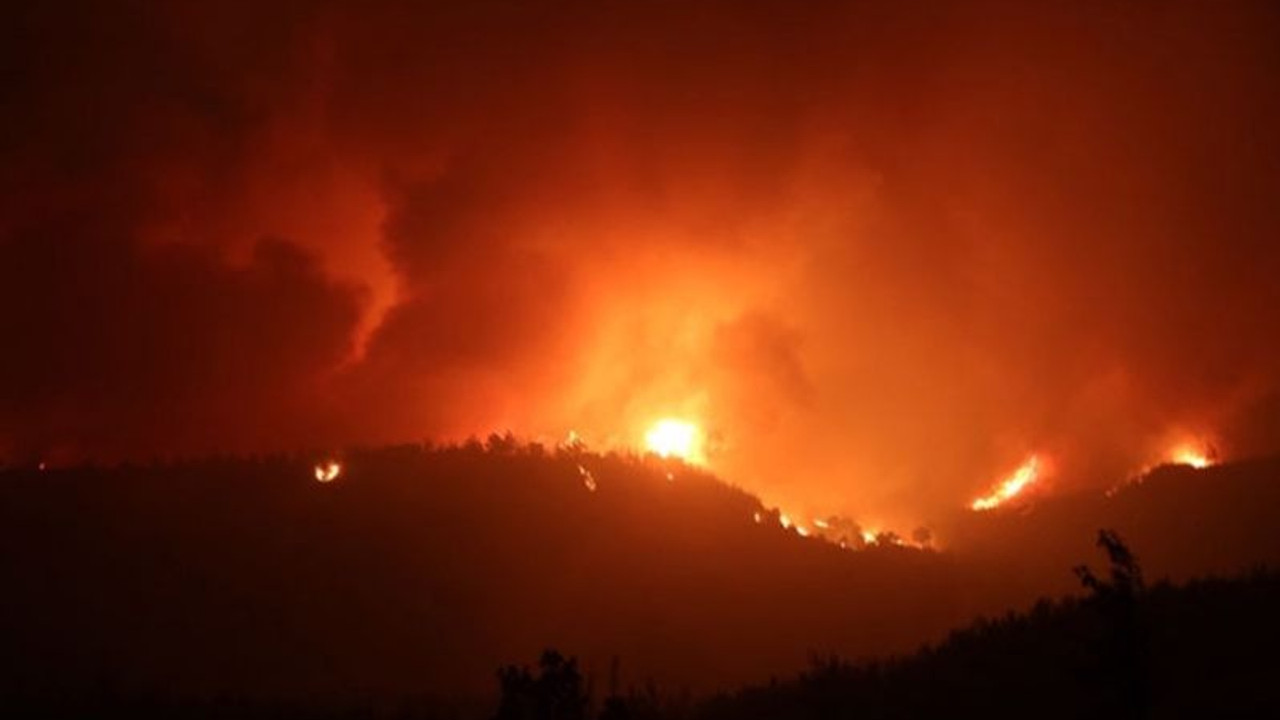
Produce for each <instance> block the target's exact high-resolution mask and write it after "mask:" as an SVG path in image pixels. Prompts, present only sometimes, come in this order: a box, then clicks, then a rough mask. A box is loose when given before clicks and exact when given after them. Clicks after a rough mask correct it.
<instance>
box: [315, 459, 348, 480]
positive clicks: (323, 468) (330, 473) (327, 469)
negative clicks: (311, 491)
mask: <svg viewBox="0 0 1280 720" xmlns="http://www.w3.org/2000/svg"><path fill="white" fill-rule="evenodd" d="M341 474H342V465H340V464H339V463H338V462H337V461H335V460H330V461H329V462H325V463H320V464H319V465H316V467H315V477H316V481H317V482H322V483H327V482H333V481H334V480H337V479H338V476H339V475H341Z"/></svg>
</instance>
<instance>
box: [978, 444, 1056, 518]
mask: <svg viewBox="0 0 1280 720" xmlns="http://www.w3.org/2000/svg"><path fill="white" fill-rule="evenodd" d="M1039 478H1040V458H1038V457H1036V456H1035V455H1032V456H1031V457H1030V458H1028V459H1027V461H1026V462H1024V463H1023V464H1022V466H1021V467H1019V468H1018V469H1017V470H1016V471H1015V472H1014V473H1013V475H1010V476H1009V478H1008V479H1007V480H1005V481H1004V482H1002V483H1000V485H999V487H997V488H996V489H995V491H993V492H992V493H991V494H990V495H987V496H986V497H981V498H978V499H977V500H974V501H973V503H972V504H971V505H969V507H970V509H972V510H977V511H983V510H992V509H994V508H997V507H1000V506H1001V505H1003V504H1004V503H1006V502H1007V501H1009V500H1010V499H1012V498H1015V497H1017V496H1018V495H1019V494H1021V493H1022V491H1023V490H1026V489H1027V487H1028V486H1029V485H1031V484H1033V483H1035V481H1036V480H1038V479H1039Z"/></svg>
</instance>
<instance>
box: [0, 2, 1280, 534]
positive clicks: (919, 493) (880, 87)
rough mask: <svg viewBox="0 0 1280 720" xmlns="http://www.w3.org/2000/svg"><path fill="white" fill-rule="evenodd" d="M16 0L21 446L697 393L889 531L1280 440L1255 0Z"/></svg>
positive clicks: (407, 433) (606, 420)
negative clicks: (1191, 450)
mask: <svg viewBox="0 0 1280 720" xmlns="http://www.w3.org/2000/svg"><path fill="white" fill-rule="evenodd" d="M13 18H14V21H13V22H12V23H10V28H9V30H7V34H8V35H9V36H10V37H9V38H8V40H9V41H8V42H5V43H4V49H3V50H0V72H3V76H4V81H5V82H4V83H3V89H0V93H2V94H0V99H2V101H3V108H4V114H3V120H0V122H2V123H3V131H4V132H3V138H2V139H0V153H2V154H3V161H4V162H3V170H0V187H2V188H3V190H4V193H3V199H0V203H3V204H2V205H0V210H3V217H0V257H2V258H3V265H2V266H0V276H2V278H0V279H2V280H3V287H2V288H0V294H3V297H2V298H0V300H2V301H3V302H2V304H0V329H3V332H4V337H5V338H6V340H7V344H8V345H9V347H8V349H7V350H6V352H5V354H4V358H3V360H0V370H2V371H3V372H2V373H0V378H2V379H3V383H4V387H5V388H6V391H5V393H4V396H3V397H2V398H0V443H3V446H4V447H5V448H7V452H8V453H9V454H11V455H21V456H28V455H31V456H34V455H47V454H49V453H53V452H65V453H68V454H70V455H79V456H83V455H94V456H121V455H128V456H132V455H140V454H141V455H146V454H151V453H159V454H163V453H168V452H194V451H201V450H207V449H214V448H222V449H228V450H246V449H267V448H273V447H285V446H288V447H293V446H298V445H312V444H326V443H327V444H336V443H342V442H352V441H361V442H370V441H384V440H399V439H407V438H417V437H422V436H424V435H439V436H458V435H465V434H467V433H472V432H487V431H489V430H491V429H495V428H497V429H501V428H507V427H510V428H511V429H513V430H516V431H517V432H521V433H527V434H531V435H533V434H540V433H547V434H551V435H556V434H559V433H563V432H565V431H567V430H568V429H570V428H574V429H577V430H579V431H580V432H582V433H584V434H586V435H588V436H589V437H594V438H597V439H598V441H599V442H602V443H607V442H612V441H618V442H627V443H634V442H635V439H636V437H637V433H638V432H641V431H642V430H643V426H644V424H645V423H647V422H650V421H652V420H653V419H654V418H655V417H657V416H660V415H664V414H672V415H681V414H683V415H689V416H692V417H695V418H697V419H698V420H699V421H701V422H702V423H703V424H704V425H706V427H707V429H708V431H709V433H710V434H711V436H712V437H713V439H714V443H713V445H714V450H715V453H714V456H713V458H712V461H713V465H714V466H715V467H717V469H719V470H721V471H723V472H724V473H725V474H727V475H729V476H730V477H732V478H735V479H738V480H739V481H741V482H743V483H745V484H747V485H749V486H750V487H752V488H753V489H758V490H761V491H763V492H765V494H766V497H767V498H769V499H771V500H776V501H779V502H784V503H786V504H788V505H789V506H795V507H798V508H801V509H803V510H804V511H807V512H828V511H835V510H841V511H846V512H850V513H854V514H856V515H858V516H860V517H864V518H870V519H874V520H883V521H891V520H895V519H904V518H909V519H911V520H916V519H920V518H923V517H927V516H929V515H930V514H936V513H938V512H942V511H944V510H945V509H948V508H952V507H956V506H958V505H960V504H963V503H964V502H966V501H967V500H969V499H971V497H972V496H973V494H974V493H977V492H980V491H981V490H983V489H985V483H986V482H988V481H989V480H992V479H994V478H995V477H997V476H999V475H1000V474H1002V473H1003V472H1005V471H1007V470H1008V469H1010V468H1011V467H1012V466H1014V465H1016V464H1017V463H1018V462H1020V461H1021V459H1022V458H1023V457H1024V456H1025V455H1026V454H1027V453H1029V452H1033V451H1039V452H1043V453H1048V454H1050V455H1051V456H1052V457H1053V459H1054V465H1055V467H1057V469H1058V470H1059V477H1060V478H1062V480H1061V481H1062V482H1095V483H1098V484H1106V483H1109V482H1111V481H1112V480H1113V479H1114V478H1116V477H1119V476H1122V475H1123V474H1124V473H1127V472H1130V471H1132V470H1133V469H1135V468H1136V467H1140V466H1142V465H1143V464H1145V463H1148V462H1150V461H1151V460H1152V459H1153V458H1155V457H1158V455H1159V453H1160V452H1162V450H1163V448H1162V446H1161V444H1162V443H1165V442H1167V441H1169V439H1170V438H1171V437H1173V436H1174V435H1177V434H1178V433H1187V434H1193V435H1204V436H1208V437H1211V438H1212V439H1213V440H1214V441H1215V442H1216V443H1218V444H1219V445H1220V446H1221V447H1222V448H1223V450H1224V451H1225V452H1227V453H1229V454H1238V455H1244V454H1254V453H1261V452H1272V451H1275V450H1276V449H1277V448H1280V417H1278V416H1277V413H1276V412H1275V409H1274V408H1275V406H1276V401H1275V397H1276V396H1277V392H1278V391H1280V382H1278V381H1280V378H1278V377H1277V373H1276V368H1277V367H1280V363H1277V362H1276V359H1277V349H1278V348H1277V341H1276V340H1275V338H1276V337H1278V336H1280V332H1278V331H1280V319H1278V318H1280V315H1278V314H1277V313H1275V312H1274V308H1275V307H1276V306H1277V303H1278V302H1280V289H1278V288H1280V283H1277V282H1276V278H1277V277H1280V251H1278V250H1277V245H1276V243H1275V238H1276V237H1277V231H1278V230H1280V217H1278V215H1277V213H1276V210H1275V207H1274V196H1275V191H1276V189H1277V188H1278V187H1280V182H1278V181H1280V178H1278V177H1277V174H1278V173H1280V140H1278V139H1277V136H1276V135H1275V133H1273V132H1271V131H1270V128H1273V127H1277V126H1280V122H1278V121H1280V93H1277V90H1276V83H1275V81H1274V78H1275V76H1276V71H1277V69H1280V56H1278V55H1280V51H1277V48H1280V17H1278V15H1277V12H1276V10H1275V9H1274V8H1273V7H1272V6H1271V5H1270V4H1268V3H1262V2H1259V3H1218V4H1213V5H1212V6H1210V5H1206V4H1202V3H1159V4H1138V3H1133V4H1115V3H1097V4H1093V3H1039V4H1036V5H1035V6H1031V5H1028V4H1024V3H1003V2H993V3H963V4H960V3H956V4H944V3H932V4H930V5H929V6H928V7H915V6H912V7H907V6H904V5H902V4H900V3H872V2H866V3H822V4H811V5H806V6H804V7H803V8H801V7H798V6H796V5H795V4H794V3H781V2H766V1H762V2H748V3H720V2H701V3H646V4H644V5H643V6H642V7H637V6H633V5H630V4H615V3H503V2H475V3H457V4H453V5H439V6H436V7H431V6H429V5H427V4H422V3H395V2H384V3H360V4H344V3H337V2H331V3H291V4H290V3H278V4H273V5H272V8H271V9H270V10H263V9H262V8H259V7H256V6H255V5H253V4H247V3H246V4H240V3H223V4H219V5H218V7H217V8H210V7H206V6H203V5H185V4H179V3H156V4H146V3H137V4H126V5H125V6H123V7H121V6H113V7H105V6H99V5H97V4H95V3H72V4H61V5H58V6H56V7H53V6H51V5H50V4H43V3H42V4H32V5H31V6H30V7H28V8H25V9H20V10H18V11H17V12H16V13H15V14H14V16H13ZM263 238H281V239H270V240H263Z"/></svg>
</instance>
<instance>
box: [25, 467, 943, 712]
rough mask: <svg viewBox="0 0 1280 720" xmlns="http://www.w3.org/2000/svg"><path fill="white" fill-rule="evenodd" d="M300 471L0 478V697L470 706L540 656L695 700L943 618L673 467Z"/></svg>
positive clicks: (732, 492) (930, 578)
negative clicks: (140, 696) (64, 691)
mask: <svg viewBox="0 0 1280 720" xmlns="http://www.w3.org/2000/svg"><path fill="white" fill-rule="evenodd" d="M314 460H315V458H298V459H269V460H261V461H250V460H227V461H211V462H201V463H191V464H177V465H166V466H157V467H122V468H114V469H78V470H77V469H70V470H60V471H48V472H37V471H10V472H7V473H4V474H3V475H0V548H3V552H0V588H3V592H0V636H2V637H4V638H5V641H4V642H3V643H0V662H2V663H3V673H0V686H5V687H9V688H19V689H26V690H29V691H32V692H36V691H56V690H57V689H58V688H61V687H71V688H74V687H83V686H86V685H89V686H106V687H111V688H114V689H118V690H119V691H121V692H128V693H135V692H136V693H147V692H152V691H162V692H165V693H172V694H178V695H191V694H194V695H199V694H217V693H224V694H231V695H237V696H246V697H283V698H326V697H333V698H352V697H355V698H370V697H373V698H399V697H404V696H407V695H416V694H435V695H442V694H444V695H465V694H483V695H485V696H487V695H488V694H489V692H490V690H491V688H490V684H491V678H492V676H493V671H494V669H495V668H496V667H497V666H499V665H500V664H502V663H504V662H509V661H510V660H512V659H517V658H524V657H530V656H532V655H534V654H535V653H536V652H538V651H539V650H540V649H542V648H544V647H547V646H550V645H557V646H563V647H572V648H574V650H575V652H577V653H578V654H580V655H581V656H582V658H583V661H584V663H585V664H586V665H587V667H588V669H591V670H593V671H594V672H595V673H596V674H597V675H599V676H603V675H604V673H606V672H607V669H608V668H609V666H610V662H611V658H613V657H614V656H618V657H620V658H621V659H622V662H623V672H624V674H625V676H626V678H627V679H628V681H631V682H643V681H645V680H646V679H649V678H653V679H655V680H657V681H659V682H661V683H662V684H663V686H664V687H671V688H674V687H689V688H691V689H694V690H707V689H712V688H716V687H729V686H732V685H734V684H738V683H742V682H746V681H751V680H759V679H763V678H767V677H768V676H769V675H771V674H776V673H786V672H793V671H794V670H796V669H798V668H799V667H802V666H803V663H804V661H805V658H806V657H807V656H808V654H809V652H810V651H818V652H839V653H842V654H845V655H852V656H859V657H860V656H865V655H869V654H876V653H882V652H887V651H894V650H904V649H907V648H910V647H913V646H914V645H915V644H916V643H917V642H918V641H919V639H920V638H922V637H930V636H938V635H939V634H941V633H942V632H945V630H946V629H947V628H950V627H954V626H955V624H956V623H958V622H959V621H961V620H962V619H963V615H962V613H961V611H960V610H959V609H958V608H957V606H955V604H954V603H953V602H952V598H954V597H955V595H956V593H955V591H954V586H955V582H956V580H955V576H954V570H953V568H952V567H951V566H950V564H949V562H948V561H947V560H946V558H945V557H943V556H940V555H937V554H934V553H926V552H921V551H914V550H908V549H903V548H883V549H878V550H871V551H865V552H859V553H853V552H848V551H843V550H840V549H839V548H837V547H835V546H832V545H830V544H826V543H823V542H819V541H815V540H806V539H803V538H800V537H798V536H797V535H795V534H794V533H792V532H789V531H786V530H784V529H782V528H780V527H778V526H777V525H776V524H771V523H768V522H761V523H757V522H756V521H755V513H756V512H758V511H760V510H762V508H761V507H760V505H759V503H758V501H757V500H755V499H754V498H753V497H751V496H749V495H747V494H745V493H743V492H741V491H739V490H736V489H734V488H731V487H729V486H727V485H725V484H723V483H721V482H719V481H717V480H714V479H713V478H711V477H708V476H705V475H702V474H699V473H696V472H694V471H692V470H690V469H688V468H685V467H683V466H679V465H671V466H667V465H664V464H662V463H657V462H651V461H643V460H637V459H627V458H622V457H601V456H595V455H580V454H576V453H558V454H548V453H544V452H541V451H539V450H538V449H537V448H526V447H513V446H509V445H505V444H503V443H498V444H496V445H495V446H494V447H493V448H491V449H489V450H486V449H484V448H481V447H479V446H478V445H476V446H471V447H465V448H454V449H443V450H426V449H423V448H418V447H408V448H398V449H391V450H380V451H376V452H360V453H350V454H348V456H347V457H345V458H343V460H344V466H345V470H344V472H343V474H342V475H341V476H340V477H339V478H338V479H337V480H336V481H334V482H332V483H328V484H322V483H318V482H316V481H315V480H314V479H313V477H312V464H313V462H314ZM584 472H586V473H590V481H588V478H587V477H586V476H585V475H584ZM668 473H670V474H671V478H670V479H668ZM591 484H594V486H595V489H594V490H592V489H591V488H589V487H588V485H591Z"/></svg>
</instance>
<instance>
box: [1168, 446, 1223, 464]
mask: <svg viewBox="0 0 1280 720" xmlns="http://www.w3.org/2000/svg"><path fill="white" fill-rule="evenodd" d="M1213 454H1214V453H1213V451H1212V450H1208V449H1205V448H1203V447H1199V446H1196V445H1192V444H1190V443H1188V444H1184V445H1179V446H1177V447H1175V448H1174V449H1173V451H1172V452H1170V453H1169V462H1170V463H1172V464H1174V465H1189V466H1191V467H1193V468H1195V469H1197V470H1203V469H1204V468H1207V467H1209V466H1210V465H1212V464H1214V459H1213Z"/></svg>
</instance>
